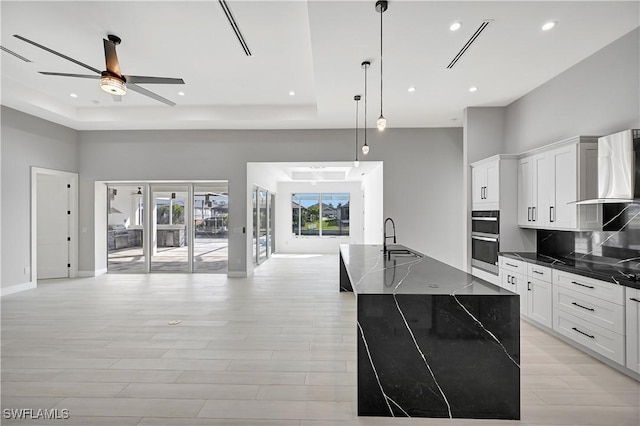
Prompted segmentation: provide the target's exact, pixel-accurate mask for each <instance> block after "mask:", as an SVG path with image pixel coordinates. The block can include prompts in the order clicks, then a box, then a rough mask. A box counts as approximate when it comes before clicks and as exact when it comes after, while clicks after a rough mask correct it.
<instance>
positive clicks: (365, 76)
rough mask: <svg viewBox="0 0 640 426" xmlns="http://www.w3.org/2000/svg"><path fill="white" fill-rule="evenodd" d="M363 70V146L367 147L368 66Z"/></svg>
mask: <svg viewBox="0 0 640 426" xmlns="http://www.w3.org/2000/svg"><path fill="white" fill-rule="evenodd" d="M363 68H364V145H365V146H366V145H367V69H368V68H369V65H366V66H364V67H363Z"/></svg>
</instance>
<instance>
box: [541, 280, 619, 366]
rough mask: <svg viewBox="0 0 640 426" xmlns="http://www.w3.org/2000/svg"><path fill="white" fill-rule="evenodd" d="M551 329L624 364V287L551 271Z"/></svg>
mask: <svg viewBox="0 0 640 426" xmlns="http://www.w3.org/2000/svg"><path fill="white" fill-rule="evenodd" d="M553 296H554V297H553V329H554V330H555V331H557V332H558V333H560V334H563V335H565V336H567V337H569V338H570V339H572V340H574V341H576V342H578V343H580V344H582V345H583V346H586V347H587V348H589V349H591V350H593V351H594V352H597V353H599V354H600V355H602V356H605V357H607V358H609V359H611V360H613V361H615V362H617V363H619V364H621V365H625V336H624V334H625V330H624V323H625V320H624V306H623V300H624V287H622V286H620V285H617V284H613V283H608V282H606V281H600V280H595V279H592V278H587V277H583V276H580V275H576V274H572V273H569V272H564V271H558V270H554V271H553Z"/></svg>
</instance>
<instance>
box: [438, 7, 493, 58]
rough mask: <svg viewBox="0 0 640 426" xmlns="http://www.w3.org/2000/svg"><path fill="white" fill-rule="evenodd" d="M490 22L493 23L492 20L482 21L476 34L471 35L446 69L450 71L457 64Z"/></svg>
mask: <svg viewBox="0 0 640 426" xmlns="http://www.w3.org/2000/svg"><path fill="white" fill-rule="evenodd" d="M491 22H493V20H491V19H485V20H484V21H482V24H480V26H479V27H478V29H477V30H476V32H475V33H473V35H472V36H471V38H470V39H469V41H467V42H466V43H465V45H464V46H462V49H460V51H459V52H458V53H457V54H456V56H454V58H453V60H452V61H451V62H450V63H449V65H447V68H449V69H451V68H453V67H454V66H455V65H456V64H457V63H458V61H459V60H460V58H461V57H462V55H464V54H465V53H467V51H468V50H469V48H470V47H471V45H472V44H473V43H474V42H475V41H476V40H477V38H478V37H479V36H480V34H482V32H483V31H484V30H485V28H487V27H488V26H489V24H490V23H491Z"/></svg>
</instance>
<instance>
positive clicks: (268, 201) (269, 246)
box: [251, 185, 276, 266]
mask: <svg viewBox="0 0 640 426" xmlns="http://www.w3.org/2000/svg"><path fill="white" fill-rule="evenodd" d="M260 192H264V194H265V207H264V208H265V216H266V220H265V223H266V230H265V231H266V233H265V251H264V253H263V254H262V256H261V253H260V232H261V231H262V228H261V226H260ZM275 195H276V194H275V192H271V191H269V190H268V189H265V188H262V187H260V186H258V185H254V186H253V189H252V191H251V197H252V206H253V236H254V241H253V242H252V246H253V249H252V250H253V255H252V257H253V264H254V265H256V266H257V265H260V264H262V263H263V262H264V261H265V260H267V259H269V258H270V257H271V255H272V254H273V253H274V252H275V250H274V249H275V235H274V234H273V232H274V228H275V218H273V219H274V220H273V222H272V217H271V213H272V209H271V207H272V204H274V206H273V213H274V216H275ZM272 224H273V226H271V225H272Z"/></svg>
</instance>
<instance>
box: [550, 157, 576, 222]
mask: <svg viewBox="0 0 640 426" xmlns="http://www.w3.org/2000/svg"><path fill="white" fill-rule="evenodd" d="M576 148H577V147H576V145H574V144H571V145H568V146H564V147H562V148H558V149H554V150H553V151H550V152H549V153H547V166H548V169H547V170H548V172H549V187H548V188H547V191H548V197H549V198H548V201H549V208H548V211H545V212H543V214H544V215H545V219H548V221H547V224H548V225H549V226H552V227H558V228H576V225H577V223H576V221H577V214H576V211H577V207H578V206H577V205H576V204H575V203H572V201H577V200H578V185H577V184H576V179H577V176H578V175H577V171H576V167H577V161H576V155H577V154H576Z"/></svg>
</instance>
